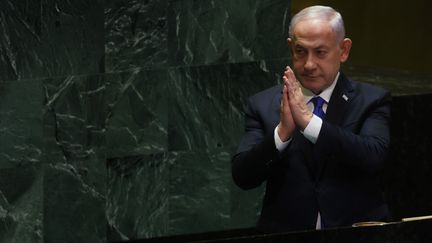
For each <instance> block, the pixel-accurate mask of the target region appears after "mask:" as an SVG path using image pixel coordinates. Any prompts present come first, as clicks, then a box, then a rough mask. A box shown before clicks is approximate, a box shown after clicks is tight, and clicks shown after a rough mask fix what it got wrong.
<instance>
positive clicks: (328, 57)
mask: <svg viewBox="0 0 432 243" xmlns="http://www.w3.org/2000/svg"><path fill="white" fill-rule="evenodd" d="M288 42H289V44H290V46H291V51H292V59H293V69H294V72H295V74H296V77H297V79H298V80H299V81H300V83H301V84H302V85H303V87H305V88H307V89H309V90H311V91H312V92H314V93H316V94H318V93H320V92H321V91H323V90H324V89H326V88H327V87H329V86H330V85H331V84H332V82H333V81H334V79H335V77H336V74H337V72H338V71H339V68H340V64H341V63H342V62H345V61H346V60H347V59H348V55H349V51H350V48H351V44H352V43H351V40H350V39H344V40H342V41H341V40H338V39H337V35H336V33H335V32H333V30H332V29H331V26H330V24H329V23H327V22H324V21H320V20H306V21H301V22H299V23H297V24H296V25H295V27H294V30H293V38H292V39H291V38H289V39H288Z"/></svg>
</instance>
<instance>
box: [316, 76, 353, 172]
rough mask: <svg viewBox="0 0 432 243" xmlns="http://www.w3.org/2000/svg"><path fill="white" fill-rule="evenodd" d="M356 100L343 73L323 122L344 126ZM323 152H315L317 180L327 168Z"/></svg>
mask: <svg viewBox="0 0 432 243" xmlns="http://www.w3.org/2000/svg"><path fill="white" fill-rule="evenodd" d="M354 99H355V95H354V88H353V87H352V85H351V83H350V81H349V80H348V79H347V78H346V77H345V75H344V74H343V73H342V72H341V73H340V75H339V79H338V82H337V84H336V87H335V89H334V90H333V93H332V95H331V97H330V101H329V104H328V108H327V113H326V116H325V118H324V121H323V122H328V123H331V124H333V125H342V123H343V122H344V119H345V117H346V113H347V112H348V108H349V106H350V103H351V102H352V101H353V100H354ZM322 154H323V153H322V151H314V152H313V158H314V161H315V163H316V164H317V165H316V167H317V179H319V178H320V176H321V173H322V171H323V170H324V167H325V160H322V157H321V156H322Z"/></svg>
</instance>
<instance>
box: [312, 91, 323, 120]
mask: <svg viewBox="0 0 432 243" xmlns="http://www.w3.org/2000/svg"><path fill="white" fill-rule="evenodd" d="M325 102H326V101H325V100H324V99H323V98H321V97H319V96H315V97H313V98H312V103H313V104H314V110H313V113H314V114H315V115H317V116H319V117H321V118H324V116H325V113H324V110H323V108H322V107H323V105H324V103H325Z"/></svg>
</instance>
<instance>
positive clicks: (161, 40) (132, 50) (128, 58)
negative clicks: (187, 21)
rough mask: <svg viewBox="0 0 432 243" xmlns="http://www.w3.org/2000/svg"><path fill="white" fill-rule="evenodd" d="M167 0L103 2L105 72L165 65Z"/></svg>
mask: <svg viewBox="0 0 432 243" xmlns="http://www.w3.org/2000/svg"><path fill="white" fill-rule="evenodd" d="M167 9H168V0H162V1H160V0H158V1H156V0H150V1H149V0H137V1H122V0H107V1H105V54H106V58H105V60H106V66H105V67H106V71H107V72H112V71H119V70H129V69H132V68H136V67H145V66H152V67H157V66H166V65H167V62H168V55H169V54H168V44H167V41H168V39H167V38H168V24H167Z"/></svg>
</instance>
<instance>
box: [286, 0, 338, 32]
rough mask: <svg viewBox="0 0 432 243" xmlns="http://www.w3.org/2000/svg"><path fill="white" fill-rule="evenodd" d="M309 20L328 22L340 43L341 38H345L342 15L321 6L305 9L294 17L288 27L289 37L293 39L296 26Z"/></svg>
mask: <svg viewBox="0 0 432 243" xmlns="http://www.w3.org/2000/svg"><path fill="white" fill-rule="evenodd" d="M311 19H318V20H323V21H328V22H329V23H330V26H331V28H332V30H333V31H334V32H335V33H336V35H337V38H338V40H339V41H342V40H343V38H345V27H344V22H343V19H342V15H341V14H340V13H339V12H337V11H336V10H334V9H333V8H331V7H327V6H321V5H316V6H311V7H308V8H305V9H303V10H301V11H300V12H298V13H297V14H296V15H294V17H293V18H292V19H291V23H290V25H289V32H288V34H289V37H290V38H293V31H294V27H295V26H296V24H298V23H299V22H301V21H305V20H311Z"/></svg>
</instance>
